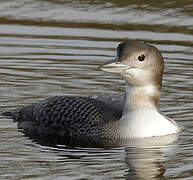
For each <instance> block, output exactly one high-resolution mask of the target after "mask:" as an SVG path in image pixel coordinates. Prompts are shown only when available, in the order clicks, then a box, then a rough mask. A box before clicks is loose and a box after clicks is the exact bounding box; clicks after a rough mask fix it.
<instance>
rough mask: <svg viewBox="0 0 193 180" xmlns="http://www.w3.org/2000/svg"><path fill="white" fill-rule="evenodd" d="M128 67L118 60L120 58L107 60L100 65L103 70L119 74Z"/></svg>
mask: <svg viewBox="0 0 193 180" xmlns="http://www.w3.org/2000/svg"><path fill="white" fill-rule="evenodd" d="M126 68H127V67H126V65H124V64H122V63H121V62H120V61H118V58H116V59H112V60H110V61H107V62H105V63H104V64H102V65H100V66H99V67H98V69H100V70H102V71H106V72H110V73H118V74H120V73H122V72H123V71H124V70H125V69H126Z"/></svg>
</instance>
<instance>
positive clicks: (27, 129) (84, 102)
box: [13, 95, 123, 138]
mask: <svg viewBox="0 0 193 180" xmlns="http://www.w3.org/2000/svg"><path fill="white" fill-rule="evenodd" d="M122 100H123V98H122V96H121V95H118V96H117V97H116V101H115V98H114V99H113V98H112V96H110V95H97V96H90V97H77V96H56V97H52V98H48V99H46V100H43V101H40V102H39V103H36V104H32V105H29V106H26V107H24V108H22V109H20V110H19V111H16V112H15V113H14V116H13V118H14V121H15V122H17V123H18V128H19V129H21V130H22V131H23V132H24V133H26V134H28V135H39V136H42V137H46V136H52V137H55V138H88V137H89V138H90V137H92V138H100V134H101V129H102V127H103V126H105V125H106V124H107V123H108V122H109V121H116V120H119V119H120V117H121V115H122Z"/></svg>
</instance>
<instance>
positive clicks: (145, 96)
mask: <svg viewBox="0 0 193 180" xmlns="http://www.w3.org/2000/svg"><path fill="white" fill-rule="evenodd" d="M159 101H160V86H156V85H145V86H131V85H129V84H128V83H127V82H126V94H125V101H124V108H123V114H124V113H129V112H131V111H133V110H137V109H144V108H151V109H156V110H157V109H158V107H159Z"/></svg>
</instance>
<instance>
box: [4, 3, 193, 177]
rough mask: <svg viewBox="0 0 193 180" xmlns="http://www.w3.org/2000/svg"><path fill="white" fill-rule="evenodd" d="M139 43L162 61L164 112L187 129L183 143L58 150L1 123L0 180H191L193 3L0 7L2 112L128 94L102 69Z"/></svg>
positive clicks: (192, 151)
mask: <svg viewBox="0 0 193 180" xmlns="http://www.w3.org/2000/svg"><path fill="white" fill-rule="evenodd" d="M132 39H133V40H135V39H137V40H143V41H145V42H148V43H151V44H153V45H155V46H156V47H158V48H159V49H160V50H161V51H162V53H163V56H164V59H165V66H166V67H165V74H164V79H163V88H162V97H161V104H160V109H161V111H162V112H164V114H166V115H168V116H169V117H171V118H172V119H174V120H175V121H176V122H177V123H178V124H180V125H182V126H184V131H183V132H182V133H181V134H180V136H179V137H178V139H177V140H176V141H172V140H164V143H163V142H162V143H157V144H156V143H155V144H154V143H150V146H148V145H147V144H146V145H144V144H140V143H137V144H135V143H134V144H132V145H128V146H127V147H117V148H94V147H93V148H84V147H73V148H66V147H65V146H62V147H60V148H59V147H58V148H52V147H47V146H41V145H39V144H37V143H34V142H32V141H31V140H29V139H28V138H26V137H24V135H23V134H22V133H20V132H18V130H17V127H16V124H14V123H13V122H12V120H9V119H6V118H3V117H1V119H0V179H3V180H7V179H11V180H12V179H13V180H20V179H28V180H48V179H55V180H63V179H66V180H107V179H116V180H118V179H147V180H149V179H164V180H165V179H183V180H184V179H186V180H188V179H190V180H191V179H193V144H192V143H193V141H192V137H193V136H192V135H193V130H192V129H193V1H192V0H183V1H182V0H181V1H180V0H172V1H171V0H166V1H162V0H157V1H154V0H149V1H132V0H131V1H125V0H118V1H115V0H110V1H105V0H94V1H93V0H14V1H13V0H6V1H5V0H1V1H0V93H1V99H0V110H3V109H12V108H16V107H21V106H23V105H27V104H31V103H33V102H36V101H38V100H41V99H44V98H47V97H50V96H54V95H74V94H79V95H90V94H96V93H97V94H103V93H112V92H122V91H124V83H123V80H122V79H121V78H119V77H117V76H113V75H110V74H106V73H103V72H101V71H98V70H97V67H98V66H99V65H100V64H102V63H103V62H104V61H107V60H109V59H112V58H114V57H115V55H116V53H115V49H116V46H117V44H118V43H119V42H121V41H125V40H132ZM170 141H171V142H170ZM167 142H170V143H167Z"/></svg>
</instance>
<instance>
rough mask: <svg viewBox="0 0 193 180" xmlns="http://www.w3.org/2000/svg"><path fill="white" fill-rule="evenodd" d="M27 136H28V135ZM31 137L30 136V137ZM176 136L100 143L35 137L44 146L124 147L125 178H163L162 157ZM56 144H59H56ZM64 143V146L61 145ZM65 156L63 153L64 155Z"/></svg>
mask: <svg viewBox="0 0 193 180" xmlns="http://www.w3.org/2000/svg"><path fill="white" fill-rule="evenodd" d="M28 137H29V136H28ZM31 138H32V137H31ZM177 138H178V135H177V134H173V135H169V136H162V137H153V138H143V139H133V140H131V139H130V140H119V141H115V140H113V141H103V142H100V143H98V142H97V143H96V142H95V143H93V142H89V141H73V142H72V141H66V140H64V139H62V140H61V141H59V140H57V141H54V140H56V139H55V138H54V137H53V138H52V139H50V138H46V137H43V138H40V137H38V138H36V139H34V136H33V140H35V141H36V142H37V143H39V144H41V145H46V146H56V147H61V148H71V147H84V148H85V147H87V148H88V147H92V148H93V147H94V148H98V147H103V148H105V149H106V150H108V149H112V148H114V147H125V148H124V149H125V156H124V157H125V158H124V159H125V163H126V165H127V166H128V171H127V172H126V175H125V176H126V180H130V179H132V180H133V179H134V180H141V179H142V180H154V179H156V180H157V179H158V180H162V179H165V178H164V173H165V171H166V168H165V167H164V164H163V162H164V157H165V156H167V154H168V153H170V152H172V150H173V149H174V148H175V143H173V142H175V141H176V140H177ZM57 144H60V145H59V146H57ZM62 144H65V146H61V145H62ZM64 156H65V155H64Z"/></svg>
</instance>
